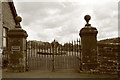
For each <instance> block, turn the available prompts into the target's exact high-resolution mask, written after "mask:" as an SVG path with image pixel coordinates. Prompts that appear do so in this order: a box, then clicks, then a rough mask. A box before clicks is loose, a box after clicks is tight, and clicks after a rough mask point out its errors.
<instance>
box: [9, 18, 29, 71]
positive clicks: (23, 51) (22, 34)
mask: <svg viewBox="0 0 120 80" xmlns="http://www.w3.org/2000/svg"><path fill="white" fill-rule="evenodd" d="M15 20H16V22H17V25H16V26H15V28H14V29H11V30H9V31H8V51H9V54H8V56H9V59H8V61H9V63H8V71H10V72H24V71H26V69H27V65H26V55H27V48H26V45H27V44H26V43H27V40H26V38H27V36H28V35H27V33H26V31H25V30H23V29H22V28H21V26H20V22H21V21H22V19H21V17H19V16H17V17H16V18H15Z"/></svg>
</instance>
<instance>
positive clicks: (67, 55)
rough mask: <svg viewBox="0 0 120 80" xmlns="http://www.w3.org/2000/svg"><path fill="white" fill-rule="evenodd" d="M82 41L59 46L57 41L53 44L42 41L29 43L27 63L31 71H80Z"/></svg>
mask: <svg viewBox="0 0 120 80" xmlns="http://www.w3.org/2000/svg"><path fill="white" fill-rule="evenodd" d="M79 44H80V41H79V40H77V41H72V43H70V42H69V43H65V44H64V45H61V44H59V43H58V42H56V41H55V40H54V41H53V42H52V43H48V42H44V43H42V42H40V41H28V45H27V60H28V61H27V62H28V67H29V69H30V70H33V69H40V70H50V71H54V70H59V69H76V70H79V66H80V62H81V60H80V59H81V58H80V57H81V51H80V45H79Z"/></svg>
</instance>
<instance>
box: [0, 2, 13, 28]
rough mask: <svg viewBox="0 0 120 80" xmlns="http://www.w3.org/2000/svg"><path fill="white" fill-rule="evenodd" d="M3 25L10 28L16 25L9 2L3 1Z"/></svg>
mask: <svg viewBox="0 0 120 80" xmlns="http://www.w3.org/2000/svg"><path fill="white" fill-rule="evenodd" d="M2 14H3V26H4V27H7V28H9V29H13V28H14V27H15V20H14V17H13V14H12V11H11V9H10V6H9V3H8V2H3V3H2Z"/></svg>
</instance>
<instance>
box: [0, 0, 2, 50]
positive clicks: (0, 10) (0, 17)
mask: <svg viewBox="0 0 120 80" xmlns="http://www.w3.org/2000/svg"><path fill="white" fill-rule="evenodd" d="M1 47H2V2H0V48H1Z"/></svg>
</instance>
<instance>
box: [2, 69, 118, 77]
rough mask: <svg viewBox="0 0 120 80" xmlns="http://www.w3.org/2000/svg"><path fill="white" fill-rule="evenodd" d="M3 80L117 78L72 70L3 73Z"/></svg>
mask: <svg viewBox="0 0 120 80" xmlns="http://www.w3.org/2000/svg"><path fill="white" fill-rule="evenodd" d="M2 77H3V78H117V75H110V74H87V73H79V72H76V71H74V70H59V71H55V72H51V71H40V70H32V71H28V72H24V73H10V72H5V71H3V75H2Z"/></svg>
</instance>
